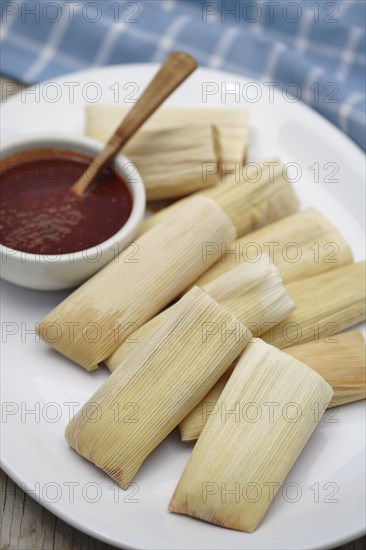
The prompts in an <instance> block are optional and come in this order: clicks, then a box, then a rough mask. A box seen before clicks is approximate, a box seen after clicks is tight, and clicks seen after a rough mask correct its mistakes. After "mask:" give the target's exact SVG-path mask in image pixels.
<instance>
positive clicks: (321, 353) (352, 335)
mask: <svg viewBox="0 0 366 550" xmlns="http://www.w3.org/2000/svg"><path fill="white" fill-rule="evenodd" d="M286 353H288V354H289V355H291V356H292V357H295V358H296V359H298V360H299V361H302V362H303V363H305V364H306V365H309V367H311V368H312V369H314V370H316V371H317V372H318V374H320V375H321V376H322V377H323V378H324V379H325V380H326V381H327V382H328V384H330V385H331V386H332V388H333V391H334V396H333V399H332V401H331V402H330V404H329V407H337V406H339V405H345V404H346V403H353V402H354V401H360V400H361V399H365V398H366V365H365V340H364V337H363V335H362V334H361V333H360V332H357V331H354V332H343V333H341V334H337V335H336V336H334V337H331V338H326V339H325V341H323V340H320V341H319V342H308V343H307V344H302V345H300V346H293V347H290V348H286Z"/></svg>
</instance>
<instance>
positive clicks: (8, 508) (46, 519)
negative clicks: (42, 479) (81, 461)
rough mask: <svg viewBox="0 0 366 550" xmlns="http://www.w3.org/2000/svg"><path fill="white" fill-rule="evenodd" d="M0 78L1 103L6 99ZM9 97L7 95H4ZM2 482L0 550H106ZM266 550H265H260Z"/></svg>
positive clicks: (358, 546) (350, 548)
mask: <svg viewBox="0 0 366 550" xmlns="http://www.w3.org/2000/svg"><path fill="white" fill-rule="evenodd" d="M7 81H9V79H6V78H3V77H0V96H1V100H3V99H4V97H5V87H4V82H7ZM7 95H9V94H7ZM0 482H1V503H0V505H1V524H0V531H1V536H0V549H1V550H108V549H112V548H113V547H112V546H109V545H108V544H104V543H102V542H99V541H97V540H95V539H93V538H92V537H89V536H88V535H85V534H84V533H81V532H80V531H78V530H77V529H74V528H73V527H70V526H69V525H67V524H66V523H64V522H63V521H61V520H60V519H58V518H57V517H56V516H54V515H53V514H51V513H50V512H48V511H47V510H45V509H44V508H43V507H42V506H41V505H40V504H38V502H36V501H35V500H33V499H32V498H31V497H30V496H28V495H26V494H25V493H24V492H23V491H22V490H21V489H20V488H19V487H18V486H17V485H16V484H15V483H14V482H13V481H12V480H11V479H10V478H9V477H8V476H7V475H6V474H5V473H4V472H0ZM365 548H366V537H362V538H360V539H357V540H356V541H354V542H350V543H348V544H344V545H343V546H340V547H339V548H338V550H365ZM263 550H265V549H263Z"/></svg>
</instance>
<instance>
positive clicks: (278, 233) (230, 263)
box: [195, 208, 352, 287]
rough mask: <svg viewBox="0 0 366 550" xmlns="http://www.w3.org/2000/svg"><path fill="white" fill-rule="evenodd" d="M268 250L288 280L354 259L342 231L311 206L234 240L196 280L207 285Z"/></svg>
mask: <svg viewBox="0 0 366 550" xmlns="http://www.w3.org/2000/svg"><path fill="white" fill-rule="evenodd" d="M263 252H266V253H268V254H269V256H270V258H271V261H273V262H274V264H275V265H276V267H277V269H278V270H279V272H280V275H281V278H282V280H283V282H284V283H288V282H291V281H296V280H298V279H305V278H307V277H311V276H313V275H317V274H318V273H322V272H324V271H330V270H331V269H335V268H336V267H340V266H342V265H346V264H349V263H351V262H352V252H351V249H350V247H349V246H348V244H347V243H346V242H345V240H344V238H343V237H342V235H341V234H340V233H339V231H338V230H337V229H336V228H335V227H334V226H333V225H332V224H331V223H329V221H328V220H327V219H326V218H325V217H324V216H323V215H322V214H321V213H320V212H318V211H317V210H315V209H314V208H310V209H308V210H305V211H303V212H298V213H295V214H292V215H290V216H286V217H285V218H283V219H281V220H279V221H276V222H274V223H271V224H269V225H266V226H265V227H262V228H261V229H257V230H256V231H253V232H252V233H249V234H248V235H246V236H245V237H243V238H241V239H238V240H236V241H234V242H233V243H232V244H231V246H230V247H229V249H228V251H227V253H226V254H224V255H223V256H222V257H221V258H220V260H219V261H218V262H217V263H216V264H215V265H214V266H212V267H211V269H209V270H208V271H206V272H205V273H204V274H203V275H202V276H201V277H200V278H199V279H198V281H196V282H195V284H196V285H197V286H201V287H202V286H204V285H205V284H207V283H208V282H209V281H212V280H213V279H216V278H217V277H218V276H219V275H222V273H225V272H227V271H229V270H230V269H232V268H233V267H235V266H236V265H238V264H240V263H243V262H248V261H253V258H257V257H258V256H259V255H260V254H262V253H263Z"/></svg>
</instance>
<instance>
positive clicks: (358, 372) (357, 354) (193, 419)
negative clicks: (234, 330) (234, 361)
mask: <svg viewBox="0 0 366 550" xmlns="http://www.w3.org/2000/svg"><path fill="white" fill-rule="evenodd" d="M285 352H286V353H287V354H288V355H291V357H294V358H295V359H297V360H299V361H301V362H302V363H305V365H308V366H309V367H311V368H312V369H314V370H316V371H317V373H318V374H319V375H320V376H322V377H323V378H324V380H326V381H327V382H328V384H330V386H332V388H333V392H334V395H333V398H332V401H331V402H330V403H329V405H328V408H331V407H336V406H339V405H344V404H346V403H353V402H354V401H359V400H361V399H365V397H366V380H365V378H366V367H365V341H364V338H363V336H362V334H361V333H360V332H357V331H356V332H343V333H341V334H337V335H336V336H333V337H331V338H329V341H328V339H326V340H325V341H323V340H320V341H318V342H308V343H306V344H300V345H298V346H292V347H289V348H286V350H285ZM234 367H235V365H233V366H232V367H231V368H230V369H228V371H227V372H226V373H225V374H224V375H223V376H222V377H221V378H220V380H218V382H216V384H215V385H214V386H213V388H212V389H211V390H210V391H209V392H208V394H207V395H206V396H205V398H204V399H202V401H201V402H200V403H199V404H198V405H197V406H196V407H195V408H194V409H193V410H192V411H191V412H190V413H189V414H188V415H187V416H186V418H184V420H182V422H181V423H180V424H179V429H180V433H181V438H182V441H194V440H195V439H197V438H198V437H199V435H200V433H201V432H202V430H203V428H204V425H205V424H206V422H207V419H208V417H209V416H210V414H215V413H216V411H217V401H218V399H219V397H220V395H221V393H222V392H223V390H224V387H225V386H226V383H227V381H228V379H229V377H230V375H231V373H232V371H233V369H234Z"/></svg>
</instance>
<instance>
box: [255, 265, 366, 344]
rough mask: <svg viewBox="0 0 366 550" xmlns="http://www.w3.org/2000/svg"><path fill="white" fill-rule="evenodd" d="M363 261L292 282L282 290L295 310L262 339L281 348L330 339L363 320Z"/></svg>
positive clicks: (365, 292) (365, 297) (365, 295)
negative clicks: (293, 303) (285, 290)
mask: <svg viewBox="0 0 366 550" xmlns="http://www.w3.org/2000/svg"><path fill="white" fill-rule="evenodd" d="M365 281H366V279H365V262H358V263H354V264H350V265H346V266H344V267H339V268H338V269H333V270H332V271H328V272H326V273H321V274H320V275H316V276H315V277H309V278H308V279H304V280H300V281H294V282H292V283H289V284H288V285H286V288H287V290H288V292H289V294H290V296H291V298H292V299H293V301H294V302H295V305H296V309H295V311H293V312H292V313H290V315H289V316H288V317H286V319H285V320H284V321H281V323H279V324H277V325H276V326H274V327H272V328H271V329H270V330H269V331H268V332H266V333H265V334H263V336H262V338H263V340H265V341H266V342H268V343H269V344H272V345H274V346H276V347H278V348H280V349H285V348H288V347H290V346H294V345H297V344H301V343H305V342H310V341H314V340H317V339H320V338H324V337H330V336H332V335H334V334H336V333H338V332H341V331H342V330H345V329H347V328H349V327H352V326H353V325H356V324H357V323H359V322H361V321H363V320H364V319H365V316H366V311H365V299H366V282H365Z"/></svg>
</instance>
